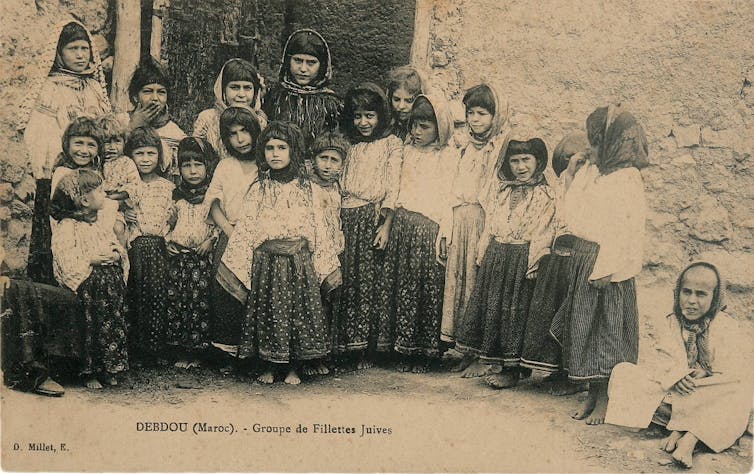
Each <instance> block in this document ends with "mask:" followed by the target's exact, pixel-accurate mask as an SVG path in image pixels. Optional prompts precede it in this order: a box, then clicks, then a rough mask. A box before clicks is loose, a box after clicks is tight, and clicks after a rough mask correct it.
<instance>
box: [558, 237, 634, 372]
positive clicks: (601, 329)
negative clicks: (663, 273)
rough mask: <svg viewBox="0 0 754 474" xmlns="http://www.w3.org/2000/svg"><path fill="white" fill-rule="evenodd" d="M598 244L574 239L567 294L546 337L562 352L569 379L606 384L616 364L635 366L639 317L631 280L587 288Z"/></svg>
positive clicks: (597, 251) (632, 280)
mask: <svg viewBox="0 0 754 474" xmlns="http://www.w3.org/2000/svg"><path fill="white" fill-rule="evenodd" d="M598 253H599V244H596V243H594V242H589V241H587V240H584V239H576V240H575V242H574V245H573V253H572V255H571V265H570V273H569V276H568V291H567V294H566V298H565V301H564V302H563V304H562V305H561V306H560V308H559V309H558V311H557V312H556V314H555V317H554V318H553V321H552V326H551V328H550V332H551V333H552V335H553V336H554V337H555V338H556V340H558V341H559V342H560V343H561V344H562V347H563V368H564V369H565V370H567V371H568V378H569V379H570V380H572V381H574V382H579V381H590V380H594V381H606V380H608V379H609V377H610V373H611V372H612V370H613V367H615V366H616V365H617V364H619V363H621V362H631V363H634V364H635V363H636V361H637V359H638V355H639V315H638V309H637V306H636V286H635V284H634V279H633V278H631V279H628V280H625V281H621V282H617V283H610V284H609V285H607V287H606V288H605V289H603V290H598V289H596V288H594V286H592V285H590V284H589V277H590V276H591V274H592V270H593V269H594V263H595V261H596V260H597V254H598Z"/></svg>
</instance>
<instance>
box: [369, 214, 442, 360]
mask: <svg viewBox="0 0 754 474" xmlns="http://www.w3.org/2000/svg"><path fill="white" fill-rule="evenodd" d="M439 230H440V227H439V225H438V224H437V223H436V222H434V221H433V220H431V219H428V218H426V217H424V216H423V215H421V214H419V213H416V212H411V211H407V210H405V209H398V211H397V213H396V216H395V220H394V221H393V228H392V229H391V232H390V241H389V243H388V247H387V249H386V255H385V266H384V269H383V276H382V278H381V279H382V282H383V287H382V291H381V293H380V298H381V299H380V301H381V305H382V306H381V313H380V329H379V338H380V339H379V344H378V348H379V349H381V350H395V351H396V352H399V353H402V354H407V355H411V354H423V355H428V356H439V355H440V353H441V349H440V320H441V318H442V299H443V289H444V287H445V268H444V267H443V266H442V265H440V264H439V263H438V262H437V260H436V255H435V240H436V238H437V233H438V232H439Z"/></svg>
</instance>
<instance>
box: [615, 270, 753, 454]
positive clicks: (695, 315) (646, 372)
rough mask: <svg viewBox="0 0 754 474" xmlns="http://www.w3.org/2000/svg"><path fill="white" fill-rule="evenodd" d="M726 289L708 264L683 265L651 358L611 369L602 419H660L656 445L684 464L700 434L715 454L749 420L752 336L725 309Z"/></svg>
mask: <svg viewBox="0 0 754 474" xmlns="http://www.w3.org/2000/svg"><path fill="white" fill-rule="evenodd" d="M724 289H725V286H724V284H723V282H722V280H721V279H720V274H719V272H718V270H717V268H716V267H715V266H714V265H711V264H709V263H706V262H697V263H694V264H692V265H689V266H688V267H686V269H685V270H684V271H683V272H681V274H680V276H679V277H678V282H677V283H676V287H675V292H674V296H675V304H674V306H673V312H672V313H671V314H669V315H668V316H667V317H666V318H664V320H663V321H661V323H662V324H660V325H658V327H657V330H656V333H655V337H656V340H657V351H656V352H655V353H654V355H655V357H654V359H655V360H653V361H651V362H650V363H648V364H647V365H638V366H637V365H634V364H633V363H630V362H622V363H620V364H618V365H616V366H615V368H614V369H613V372H612V374H611V376H610V385H609V395H610V397H609V400H610V401H609V403H608V408H607V414H606V416H605V421H606V422H607V423H613V424H616V425H622V426H628V427H632V428H646V427H647V426H649V423H650V422H653V423H657V424H659V425H662V426H665V427H666V428H667V429H668V430H670V431H671V433H670V436H668V437H667V438H666V439H664V440H663V442H662V449H663V450H665V451H667V452H669V453H673V459H674V460H675V461H676V462H677V463H679V464H680V465H681V466H683V467H686V468H690V467H692V464H693V453H694V448H695V447H696V445H697V443H698V442H699V441H701V442H702V443H704V444H706V445H707V446H709V447H710V449H712V450H713V451H714V452H716V453H719V452H721V451H723V450H725V449H727V448H729V447H730V446H732V445H733V444H734V443H735V442H736V440H738V438H739V437H741V435H742V434H743V433H744V431H745V430H746V426H747V423H748V420H749V412H750V410H751V392H752V377H751V369H750V367H751V366H750V365H748V364H750V363H751V341H750V340H747V339H746V338H745V337H744V336H743V334H742V332H741V328H740V327H739V325H738V324H737V322H736V320H735V319H733V318H732V317H731V316H729V315H728V314H727V313H726V312H725V304H724V298H723V293H724Z"/></svg>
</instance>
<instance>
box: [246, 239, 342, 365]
mask: <svg viewBox="0 0 754 474" xmlns="http://www.w3.org/2000/svg"><path fill="white" fill-rule="evenodd" d="M241 338H242V340H241V345H240V348H239V356H240V357H252V356H258V357H259V358H261V359H263V360H267V361H270V362H275V363H288V362H291V361H296V360H311V359H318V358H320V357H324V356H326V355H327V354H328V353H329V347H328V339H329V337H328V333H327V321H326V318H325V312H324V310H323V308H322V299H321V296H320V284H319V277H318V276H317V273H316V272H315V270H314V264H313V263H312V259H311V252H310V251H309V247H308V244H307V243H306V241H305V240H303V239H300V240H268V241H267V242H265V243H264V244H262V245H260V246H259V247H257V248H256V249H255V250H254V257H253V264H252V269H251V291H250V293H249V299H248V303H247V306H246V317H245V320H244V321H243V329H242V331H241Z"/></svg>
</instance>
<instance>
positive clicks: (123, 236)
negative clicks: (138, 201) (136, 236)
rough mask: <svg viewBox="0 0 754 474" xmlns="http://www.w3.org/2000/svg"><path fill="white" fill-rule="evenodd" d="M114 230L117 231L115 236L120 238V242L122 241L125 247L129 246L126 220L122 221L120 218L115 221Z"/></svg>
mask: <svg viewBox="0 0 754 474" xmlns="http://www.w3.org/2000/svg"><path fill="white" fill-rule="evenodd" d="M113 232H114V233H115V237H117V238H118V242H120V245H121V246H122V247H123V248H124V249H125V248H128V235H127V233H126V224H125V222H123V221H120V220H117V221H115V225H114V226H113Z"/></svg>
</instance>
